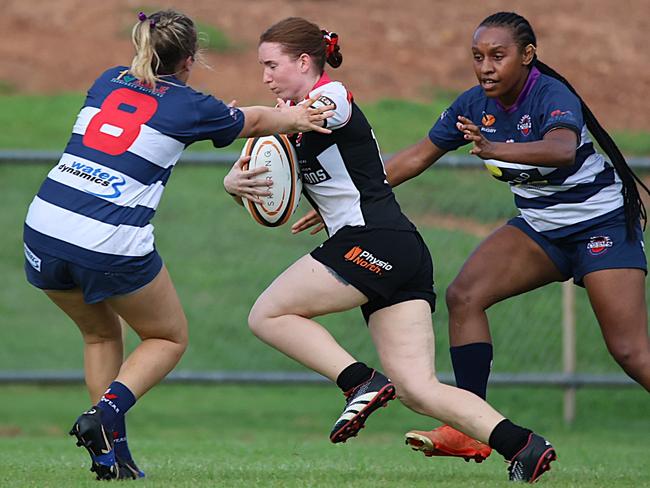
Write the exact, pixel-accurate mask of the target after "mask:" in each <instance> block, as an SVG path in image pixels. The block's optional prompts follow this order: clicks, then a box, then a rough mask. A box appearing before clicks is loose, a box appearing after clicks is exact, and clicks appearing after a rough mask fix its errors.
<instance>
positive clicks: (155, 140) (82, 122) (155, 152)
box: [72, 107, 185, 168]
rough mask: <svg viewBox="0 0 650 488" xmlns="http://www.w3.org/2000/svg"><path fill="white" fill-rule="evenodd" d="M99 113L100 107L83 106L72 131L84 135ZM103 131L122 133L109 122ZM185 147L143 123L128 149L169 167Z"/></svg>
mask: <svg viewBox="0 0 650 488" xmlns="http://www.w3.org/2000/svg"><path fill="white" fill-rule="evenodd" d="M97 113H99V109H98V108H95V107H84V108H82V109H81V111H80V112H79V115H78V116H77V120H76V122H75V124H74V127H73V128H72V132H73V133H75V134H80V135H84V134H85V133H86V129H87V128H88V124H89V123H90V119H92V118H93V117H94V116H95V115H97ZM102 131H103V132H106V133H107V134H111V135H114V136H118V135H119V134H120V133H121V131H120V130H119V127H114V126H112V125H108V124H105V125H104V126H102ZM184 149H185V144H183V143H182V142H180V141H177V140H176V139H174V138H173V137H169V136H166V135H165V134H163V133H161V132H158V131H157V130H156V129H153V128H151V127H149V126H148V125H142V126H140V134H138V137H137V138H136V139H135V141H133V144H131V146H130V147H129V148H128V151H129V152H130V153H133V154H135V155H137V156H140V157H141V158H144V159H146V160H147V161H149V162H150V163H153V164H155V165H157V166H160V167H161V168H169V167H170V166H174V165H175V164H176V162H177V161H178V159H179V158H180V157H181V153H182V152H183V150H184Z"/></svg>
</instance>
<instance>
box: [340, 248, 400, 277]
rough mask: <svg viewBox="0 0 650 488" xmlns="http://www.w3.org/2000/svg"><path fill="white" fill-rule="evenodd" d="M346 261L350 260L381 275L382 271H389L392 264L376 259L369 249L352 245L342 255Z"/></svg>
mask: <svg viewBox="0 0 650 488" xmlns="http://www.w3.org/2000/svg"><path fill="white" fill-rule="evenodd" d="M343 257H344V258H345V260H346V261H351V262H352V263H354V264H356V265H357V266H360V267H362V268H364V269H367V270H368V271H370V272H372V273H375V274H378V275H381V274H383V272H384V271H390V270H391V269H393V265H392V264H390V263H389V262H388V261H382V260H381V259H377V258H376V257H375V256H373V255H372V253H370V252H369V251H364V250H363V249H361V248H360V247H359V246H354V247H353V248H352V249H350V250H349V251H348V252H347V253H345V255H344V256H343Z"/></svg>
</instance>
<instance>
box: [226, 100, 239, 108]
mask: <svg viewBox="0 0 650 488" xmlns="http://www.w3.org/2000/svg"><path fill="white" fill-rule="evenodd" d="M228 106H229V107H231V108H232V107H236V106H237V100H230V103H229V104H228Z"/></svg>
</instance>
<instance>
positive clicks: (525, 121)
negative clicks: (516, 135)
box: [517, 114, 533, 136]
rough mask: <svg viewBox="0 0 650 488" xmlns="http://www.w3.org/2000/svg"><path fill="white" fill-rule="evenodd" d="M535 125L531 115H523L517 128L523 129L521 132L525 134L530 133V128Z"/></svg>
mask: <svg viewBox="0 0 650 488" xmlns="http://www.w3.org/2000/svg"><path fill="white" fill-rule="evenodd" d="M532 127H533V121H532V119H531V118H530V115H528V114H526V115H522V117H521V118H520V119H519V123H518V124H517V130H519V131H521V133H522V134H523V135H525V136H527V135H528V134H530V129H531V128H532Z"/></svg>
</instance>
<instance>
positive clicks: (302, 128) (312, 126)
mask: <svg viewBox="0 0 650 488" xmlns="http://www.w3.org/2000/svg"><path fill="white" fill-rule="evenodd" d="M318 96H319V95H315V96H314V97H313V98H310V99H309V100H306V101H305V102H303V103H300V104H298V105H294V106H289V105H288V104H287V103H286V102H285V101H284V100H282V99H280V98H278V99H277V100H278V105H277V107H278V108H279V109H280V110H282V111H290V112H293V115H294V127H295V129H296V132H308V131H311V130H313V131H315V132H321V133H322V134H331V133H332V131H331V130H330V129H326V128H325V127H323V125H324V124H323V121H324V120H325V119H328V118H330V117H332V116H333V115H334V112H332V110H333V109H335V108H336V106H335V105H323V106H322V107H318V108H312V104H313V103H314V102H316V100H318Z"/></svg>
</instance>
